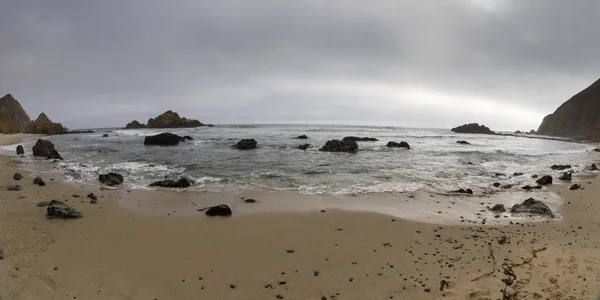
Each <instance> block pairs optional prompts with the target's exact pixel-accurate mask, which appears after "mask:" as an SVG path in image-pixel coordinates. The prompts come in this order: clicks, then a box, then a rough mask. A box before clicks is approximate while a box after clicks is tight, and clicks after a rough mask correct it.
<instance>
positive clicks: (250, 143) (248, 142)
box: [233, 139, 258, 150]
mask: <svg viewBox="0 0 600 300" xmlns="http://www.w3.org/2000/svg"><path fill="white" fill-rule="evenodd" d="M233 147H234V148H237V149H240V150H252V149H255V148H257V147H258V142H256V140H255V139H244V140H241V141H239V142H238V143H237V144H235V145H234V146H233Z"/></svg>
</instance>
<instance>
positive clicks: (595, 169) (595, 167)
mask: <svg viewBox="0 0 600 300" xmlns="http://www.w3.org/2000/svg"><path fill="white" fill-rule="evenodd" d="M585 169H586V170H587V171H598V167H597V166H596V164H592V165H591V166H589V167H585Z"/></svg>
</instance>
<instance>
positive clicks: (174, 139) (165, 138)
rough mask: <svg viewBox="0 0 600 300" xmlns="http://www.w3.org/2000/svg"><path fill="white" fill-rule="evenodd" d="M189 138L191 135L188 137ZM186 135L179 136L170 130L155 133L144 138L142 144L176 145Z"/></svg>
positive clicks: (183, 139)
mask: <svg viewBox="0 0 600 300" xmlns="http://www.w3.org/2000/svg"><path fill="white" fill-rule="evenodd" d="M189 138H190V139H191V137H189ZM187 139H188V137H185V138H184V137H181V136H178V135H176V134H172V133H170V132H165V133H161V134H157V135H151V136H147V137H145V138H144V145H155V146H177V145H179V143H180V142H183V141H185V140H187Z"/></svg>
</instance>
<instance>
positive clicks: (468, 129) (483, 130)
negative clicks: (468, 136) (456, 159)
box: [451, 123, 496, 134]
mask: <svg viewBox="0 0 600 300" xmlns="http://www.w3.org/2000/svg"><path fill="white" fill-rule="evenodd" d="M451 131H452V132H456V133H477V134H496V133H495V132H493V131H492V130H491V129H489V128H488V127H486V126H484V125H479V124H477V123H470V124H465V125H462V126H458V127H455V128H452V129H451Z"/></svg>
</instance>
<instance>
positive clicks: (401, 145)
mask: <svg viewBox="0 0 600 300" xmlns="http://www.w3.org/2000/svg"><path fill="white" fill-rule="evenodd" d="M386 146H387V147H393V148H406V149H410V145H409V144H408V143H407V142H400V143H396V142H389V143H387V145H386Z"/></svg>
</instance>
